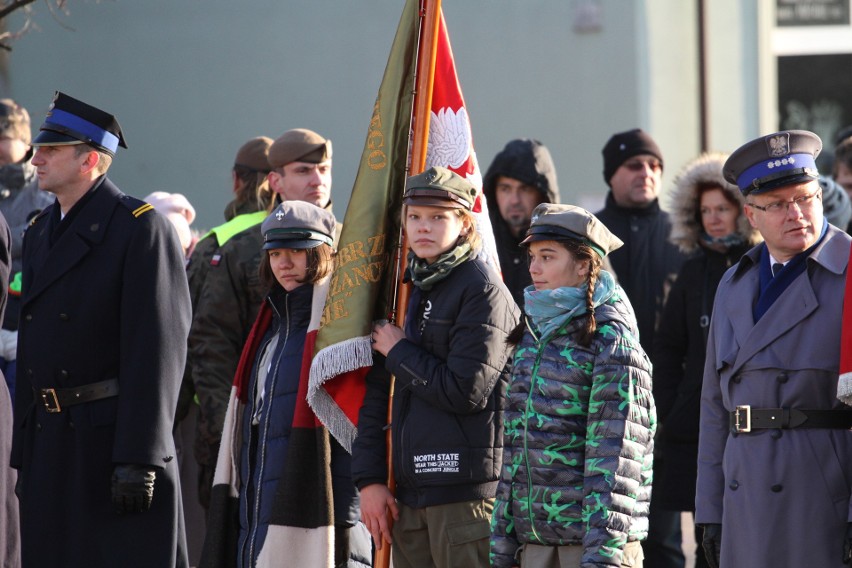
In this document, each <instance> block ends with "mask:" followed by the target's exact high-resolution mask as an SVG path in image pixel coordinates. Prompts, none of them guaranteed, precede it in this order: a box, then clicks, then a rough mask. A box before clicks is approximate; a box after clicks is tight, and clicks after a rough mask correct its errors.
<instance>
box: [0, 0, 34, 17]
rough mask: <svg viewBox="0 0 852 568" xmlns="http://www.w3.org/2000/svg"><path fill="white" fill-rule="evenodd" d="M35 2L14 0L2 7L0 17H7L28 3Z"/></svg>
mask: <svg viewBox="0 0 852 568" xmlns="http://www.w3.org/2000/svg"><path fill="white" fill-rule="evenodd" d="M33 2H35V0H13V1H12V3H11V4H8V5H6V6H4V7H2V8H0V19H3V18H5V17H6V16H8V15H9V14H11V13H12V12H14V11H15V10H17V9H19V8H23V7H24V6H26V5H27V4H32V3H33Z"/></svg>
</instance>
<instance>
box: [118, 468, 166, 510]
mask: <svg viewBox="0 0 852 568" xmlns="http://www.w3.org/2000/svg"><path fill="white" fill-rule="evenodd" d="M156 477H157V472H156V471H155V470H154V468H153V467H151V466H148V465H136V464H123V465H117V466H115V469H114V470H113V472H112V504H113V506H114V507H115V511H116V513H141V512H143V511H147V510H148V509H150V508H151V501H152V500H153V498H154V479H155V478H156Z"/></svg>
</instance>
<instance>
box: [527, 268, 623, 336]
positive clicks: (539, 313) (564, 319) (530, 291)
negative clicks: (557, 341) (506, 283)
mask: <svg viewBox="0 0 852 568" xmlns="http://www.w3.org/2000/svg"><path fill="white" fill-rule="evenodd" d="M587 289H588V285H587V284H583V285H582V286H578V287H568V286H563V287H561V288H554V289H553V290H536V289H535V286H527V287H526V288H525V289H524V311H525V312H526V314H527V317H528V318H529V319H530V322H531V323H532V325H533V326H534V327H535V329H537V330H538V331H539V332H540V333H541V338H540V340H544V339H546V338H548V337H549V336H550V335H552V334H554V333H556V332H557V331H559V330H560V329H563V328H564V327H565V326H566V325H568V324H569V323H570V322H571V320H573V319H574V318H577V317H579V316H582V315H583V314H585V313H586V312H587V311H588V310H587V309H586V290H587ZM615 290H616V286H615V279H614V278H613V277H612V274H610V273H609V272H607V271H606V270H601V271H600V273H599V274H598V281H597V283H595V293H594V294H593V296H592V305H593V306H594V307H595V308H597V307H598V306H600V305H601V304H603V303H605V302H607V301H608V300H609V299H610V298H612V296H613V295H614V294H615Z"/></svg>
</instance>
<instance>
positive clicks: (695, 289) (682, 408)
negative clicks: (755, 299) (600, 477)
mask: <svg viewBox="0 0 852 568" xmlns="http://www.w3.org/2000/svg"><path fill="white" fill-rule="evenodd" d="M726 159H727V156H726V155H725V154H703V155H701V156H699V157H698V158H697V159H696V160H694V161H693V162H691V163H690V164H689V165H687V166H686V167H685V168H684V169H683V170H682V171H681V172H680V173H679V174H678V176H677V177H676V178H675V181H674V188H673V189H672V191H671V192H670V193H669V195H668V197H669V199H670V201H669V209H670V211H671V220H672V232H671V236H670V239H669V240H670V241H671V242H672V243H674V244H675V245H677V246H678V247H679V248H680V250H681V251H683V252H684V253H687V254H690V255H692V256H691V257H690V258H689V260H687V261H686V262H685V263H684V265H683V266H682V267H681V270H680V273H679V274H678V277H677V280H676V281H675V283H674V285H673V286H672V289H671V291H670V292H669V295H668V298H667V299H666V304H665V307H664V309H663V317H662V319H661V320H660V326H659V328H658V329H657V334H656V337H655V343H654V354H653V359H654V399H655V401H656V403H657V413H658V417H659V420H660V431H659V433H658V436H657V445H658V450H659V451H660V455H662V456H664V457H665V458H664V459H662V460H659V461H658V462H657V464H656V467H657V469H656V473H655V476H654V503H655V505H659V506H660V507H661V508H663V509H666V510H670V511H692V510H693V509H694V507H695V482H696V471H697V465H696V462H697V460H698V415H699V410H700V402H701V385H702V379H703V376H704V357H705V350H706V347H707V334H708V332H709V330H710V327H709V326H710V314H711V313H712V310H713V298H714V297H715V295H716V288H717V287H718V286H719V281H720V280H721V278H722V275H723V274H724V273H725V271H726V270H727V269H728V268H730V267H731V266H733V265H734V264H736V263H737V262H738V261H739V259H740V257H741V256H742V255H743V254H745V253H746V251H748V250H749V249H750V248H751V247H752V246H754V245H755V244H757V243H758V242H760V240H761V237H760V234H759V233H758V232H757V230H756V229H754V228H753V227H752V226H751V224H750V223H749V222H748V219H747V218H746V216H745V214H743V213H742V212H741V213H740V216H739V217H738V219H737V224H736V229H735V232H736V233H737V234H738V235H739V237H740V238H741V241H742V242H741V243H740V244H738V245H736V246H732V247H731V248H730V249H728V250H726V251H721V250H713V249H710V248H707V247H705V246H703V245H702V240H701V235H702V234H703V232H704V231H703V227H702V225H701V221H700V215H699V209H700V203H699V191H698V188H699V186H701V185H705V184H712V185H715V186H718V187H719V188H720V189H721V190H722V191H723V192H725V194H726V195H727V196H729V197H730V198H732V199H733V200H734V201H735V202H736V203H738V204H739V205H740V209H742V205H743V203H744V200H743V197H742V194H741V193H740V191H739V188H737V186H736V185H733V184H731V183H728V182H727V181H726V180H725V178H724V176H723V175H722V166H723V164H724V163H725V160H726Z"/></svg>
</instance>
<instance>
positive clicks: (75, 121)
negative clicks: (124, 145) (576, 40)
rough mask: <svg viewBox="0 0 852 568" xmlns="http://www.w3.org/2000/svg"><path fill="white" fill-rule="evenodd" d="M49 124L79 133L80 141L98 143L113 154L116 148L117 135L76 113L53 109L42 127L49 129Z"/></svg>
mask: <svg viewBox="0 0 852 568" xmlns="http://www.w3.org/2000/svg"><path fill="white" fill-rule="evenodd" d="M51 126H55V127H58V128H60V129H62V130H66V131H68V132H71V133H73V134H76V135H79V136H81V141H82V142H86V141H89V142H91V143H93V144H98V145H100V146H103V147H104V148H106V149H107V150H108V151H110V152H112V153H113V154H115V152H116V150H118V136H116V135H115V134H113V133H112V132H108V131H106V130H104V129H103V128H101V127H100V126H98V125H96V124H92V123H91V122H89V121H88V120H85V119H82V118H80V117H79V116H77V115H76V114H71V113H70V112H66V111H64V110H58V109H53V110H52V111H51V114H50V116H49V117H48V118H47V119H46V120H45V122H44V126H42V128H47V129H50V127H51ZM62 130H60V132H62Z"/></svg>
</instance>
